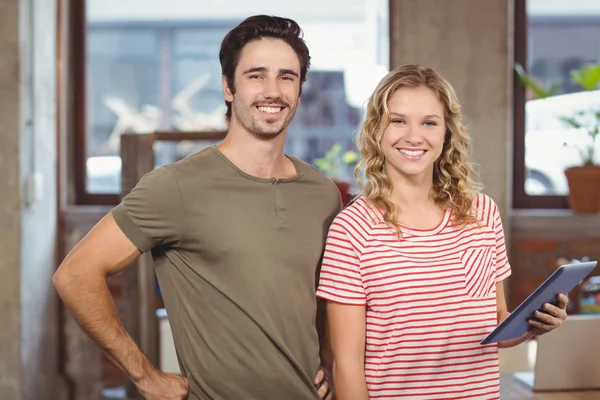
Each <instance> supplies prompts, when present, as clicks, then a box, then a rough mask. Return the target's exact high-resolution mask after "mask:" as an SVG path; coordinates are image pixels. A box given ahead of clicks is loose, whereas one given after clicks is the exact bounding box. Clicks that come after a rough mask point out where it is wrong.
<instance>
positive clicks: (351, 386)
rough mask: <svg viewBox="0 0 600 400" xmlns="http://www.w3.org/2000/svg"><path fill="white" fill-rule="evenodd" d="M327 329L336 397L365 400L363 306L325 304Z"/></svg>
mask: <svg viewBox="0 0 600 400" xmlns="http://www.w3.org/2000/svg"><path fill="white" fill-rule="evenodd" d="M327 329H328V331H329V336H330V339H331V349H332V353H333V380H334V382H335V394H336V399H338V400H368V399H369V395H368V392H367V381H366V377H365V339H366V307H365V306H354V305H345V304H340V303H335V302H328V303H327Z"/></svg>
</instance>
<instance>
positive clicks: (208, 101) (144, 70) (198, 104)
mask: <svg viewBox="0 0 600 400" xmlns="http://www.w3.org/2000/svg"><path fill="white" fill-rule="evenodd" d="M284 3H285V2H275V1H266V2H264V1H263V2H261V3H260V5H251V4H250V3H248V2H246V1H243V0H235V1H216V0H215V1H212V2H211V5H210V7H207V5H206V2H199V1H194V0H177V1H170V2H164V1H162V0H144V1H142V0H135V1H134V0H129V1H127V2H121V1H115V0H113V1H107V0H87V2H86V7H87V9H86V21H87V24H86V25H87V26H86V27H85V34H86V35H85V36H86V39H85V42H84V47H85V56H84V57H85V78H82V79H85V86H84V87H85V95H84V96H83V95H82V96H83V98H84V99H85V101H83V102H80V103H82V104H80V107H81V113H80V114H81V115H85V117H81V118H82V121H81V122H80V124H78V125H77V124H76V126H80V127H83V128H84V129H82V130H83V133H82V137H81V138H80V140H79V141H78V143H79V145H76V146H75V148H76V151H79V154H78V155H76V157H75V160H76V164H75V166H76V171H75V174H76V175H77V174H79V177H78V179H76V181H77V186H78V188H77V192H78V197H79V202H80V203H90V204H93V203H96V204H101V203H104V204H110V203H112V202H116V199H117V194H118V192H119V190H120V166H121V162H120V157H119V140H120V139H119V138H120V135H121V134H122V133H124V132H128V133H129V132H140V133H143V132H149V131H157V130H158V131H163V132H164V131H206V130H226V122H225V118H224V115H225V105H224V101H223V94H222V91H221V76H220V74H221V70H220V64H219V59H218V53H219V46H220V43H221V40H222V39H223V37H224V36H225V34H226V33H227V32H228V31H229V30H230V29H232V28H233V27H235V26H236V25H237V24H238V23H239V22H241V21H242V20H243V19H244V18H245V17H247V16H250V15H253V14H259V13H260V14H262V13H266V14H271V15H281V16H286V17H290V18H293V19H295V20H296V21H297V22H298V23H299V24H300V25H301V27H302V28H303V30H304V34H305V39H306V42H307V45H308V47H309V49H310V52H311V58H312V60H311V69H310V70H309V73H308V79H307V82H306V83H305V85H304V87H303V92H302V103H301V106H300V107H299V109H298V111H297V113H296V116H295V118H294V120H293V122H292V124H291V125H290V129H289V134H288V142H287V144H286V152H287V153H288V154H291V155H293V156H296V157H299V158H301V159H303V160H305V161H307V162H310V163H312V162H313V161H314V159H315V158H317V157H322V156H323V155H324V154H325V152H326V151H327V150H329V149H330V148H331V147H332V145H333V144H334V143H340V144H342V145H343V146H344V147H346V148H350V147H352V146H353V142H352V134H353V133H354V131H355V130H356V128H357V126H358V124H359V123H360V120H361V116H362V111H361V110H362V107H363V104H364V102H365V101H366V100H367V98H368V96H369V95H370V93H371V92H372V90H373V89H374V88H375V85H376V84H377V82H378V81H379V79H381V77H382V76H383V75H384V74H385V73H387V72H388V68H389V67H388V65H389V33H388V4H387V3H388V2H387V1H384V0H376V1H369V0H351V1H348V0H310V1H307V2H302V4H300V3H298V4H294V5H291V4H284ZM81 149H84V151H83V152H81ZM178 151H179V150H178V149H177V148H174V147H173V144H172V143H170V144H169V146H167V145H166V144H164V146H161V147H160V148H157V149H156V154H157V163H158V164H162V163H166V162H170V161H172V160H173V159H177V154H178V153H177V152H178ZM180 156H181V155H180Z"/></svg>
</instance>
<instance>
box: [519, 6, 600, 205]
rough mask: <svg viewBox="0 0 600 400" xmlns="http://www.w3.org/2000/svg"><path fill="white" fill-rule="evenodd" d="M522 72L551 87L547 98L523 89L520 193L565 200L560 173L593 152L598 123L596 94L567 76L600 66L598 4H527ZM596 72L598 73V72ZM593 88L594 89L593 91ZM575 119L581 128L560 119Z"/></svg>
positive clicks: (599, 98) (597, 156) (599, 105)
mask: <svg viewBox="0 0 600 400" xmlns="http://www.w3.org/2000/svg"><path fill="white" fill-rule="evenodd" d="M527 16H528V17H527V18H528V38H527V40H528V41H527V52H528V59H527V69H528V72H529V74H530V75H531V76H532V77H533V78H534V79H535V80H536V82H538V83H541V84H545V85H547V88H548V89H549V88H550V87H551V85H555V91H554V92H549V93H547V94H548V95H549V96H548V97H540V96H539V95H535V94H534V91H533V90H528V93H527V102H526V107H525V108H526V119H525V165H526V169H527V179H526V183H525V192H526V193H527V194H529V195H566V194H567V193H568V186H567V181H566V178H565V174H564V170H565V169H566V168H568V167H571V166H577V165H581V164H582V162H583V160H584V158H583V157H582V152H584V153H588V152H589V150H590V148H592V149H597V150H596V154H595V161H596V162H598V161H600V149H598V141H596V143H594V142H593V141H592V139H591V136H590V135H589V134H588V132H589V128H592V127H594V126H596V127H597V126H598V124H600V115H598V116H597V117H595V116H594V115H593V114H594V113H595V112H598V111H600V90H594V91H586V90H585V89H584V88H583V87H582V86H581V85H579V84H577V83H576V82H575V80H574V79H573V77H572V71H576V70H578V69H579V68H581V67H583V66H586V65H593V64H597V63H598V62H600V2H598V1H593V0H592V1H589V0H587V1H586V0H571V1H569V2H564V1H562V0H560V1H559V0H528V1H527ZM599 72H600V71H599ZM596 89H598V88H597V87H596ZM565 117H566V118H571V117H574V118H575V119H576V122H577V123H579V124H580V125H583V127H582V128H579V129H578V128H576V127H572V126H570V125H569V124H568V123H566V122H565V121H564V118H565Z"/></svg>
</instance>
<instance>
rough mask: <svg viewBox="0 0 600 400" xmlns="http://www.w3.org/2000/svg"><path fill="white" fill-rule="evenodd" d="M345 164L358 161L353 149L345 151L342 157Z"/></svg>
mask: <svg viewBox="0 0 600 400" xmlns="http://www.w3.org/2000/svg"><path fill="white" fill-rule="evenodd" d="M342 159H343V160H344V163H345V164H352V163H355V162H357V161H358V153H357V152H355V151H347V152H345V153H344V157H343V158H342Z"/></svg>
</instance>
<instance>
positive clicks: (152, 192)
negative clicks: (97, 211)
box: [111, 166, 183, 253]
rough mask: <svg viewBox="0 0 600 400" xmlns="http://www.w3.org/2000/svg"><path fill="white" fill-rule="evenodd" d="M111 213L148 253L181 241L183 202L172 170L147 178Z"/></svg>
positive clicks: (145, 176) (159, 169)
mask: <svg viewBox="0 0 600 400" xmlns="http://www.w3.org/2000/svg"><path fill="white" fill-rule="evenodd" d="M111 214H112V216H113V218H114V219H115V221H116V223H117V225H118V226H119V228H121V230H122V231H123V233H125V235H126V236H127V237H128V238H129V240H131V242H132V243H133V244H134V245H135V246H136V247H137V248H138V249H139V250H140V251H142V252H144V253H145V252H147V251H149V250H151V249H152V248H153V247H155V246H159V245H169V244H173V243H176V242H177V241H179V240H180V239H181V231H182V226H183V225H182V222H183V201H182V197H181V190H180V188H179V183H178V182H177V179H176V178H175V175H174V174H173V172H172V171H171V169H170V168H169V167H167V166H165V167H161V168H158V169H155V170H153V171H152V172H149V173H147V174H146V175H144V176H143V177H142V179H141V180H140V181H139V183H138V184H137V185H136V186H135V187H134V188H133V190H132V191H131V192H130V193H129V194H128V195H127V196H125V197H124V198H123V200H122V201H121V203H120V204H119V205H118V206H116V207H115V208H113V209H112V211H111Z"/></svg>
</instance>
